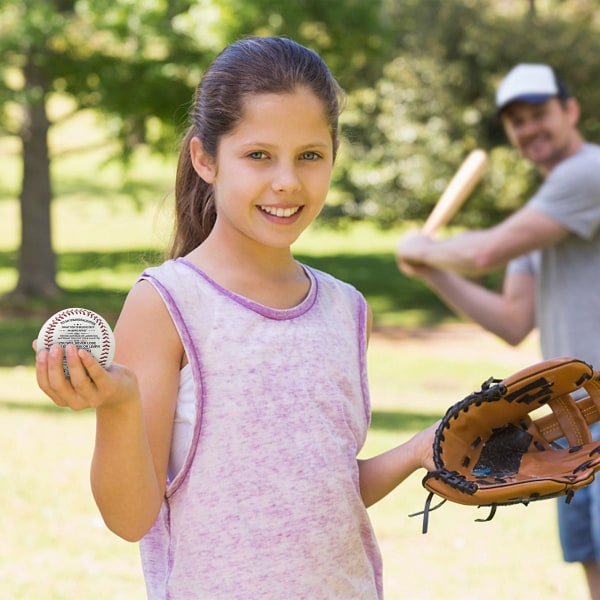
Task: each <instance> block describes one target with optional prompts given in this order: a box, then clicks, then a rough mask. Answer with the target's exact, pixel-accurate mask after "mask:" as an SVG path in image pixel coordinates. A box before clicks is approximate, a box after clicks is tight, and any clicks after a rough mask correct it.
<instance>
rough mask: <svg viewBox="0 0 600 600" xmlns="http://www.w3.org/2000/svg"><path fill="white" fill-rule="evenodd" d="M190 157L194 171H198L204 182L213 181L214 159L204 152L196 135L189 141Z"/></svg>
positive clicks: (215, 172) (214, 172)
mask: <svg viewBox="0 0 600 600" xmlns="http://www.w3.org/2000/svg"><path fill="white" fill-rule="evenodd" d="M190 157H191V159H192V165H193V166H194V170H195V171H196V173H198V175H200V177H202V179H204V181H206V183H209V184H212V183H214V181H215V177H216V175H217V167H216V165H215V161H214V159H213V158H212V156H210V155H209V154H208V153H207V152H205V150H204V146H203V145H202V142H201V141H200V139H199V138H197V137H193V138H192V141H191V142H190Z"/></svg>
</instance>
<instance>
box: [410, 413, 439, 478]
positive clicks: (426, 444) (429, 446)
mask: <svg viewBox="0 0 600 600" xmlns="http://www.w3.org/2000/svg"><path fill="white" fill-rule="evenodd" d="M438 425H439V421H437V422H435V423H434V424H433V425H430V426H429V427H427V429H423V430H422V431H420V432H419V433H417V434H416V435H415V437H414V438H413V441H414V443H415V444H416V446H417V448H416V453H417V456H419V457H420V462H421V466H422V467H423V468H424V469H427V470H428V471H435V470H436V467H435V462H434V461H433V441H434V439H435V432H436V429H437V428H438Z"/></svg>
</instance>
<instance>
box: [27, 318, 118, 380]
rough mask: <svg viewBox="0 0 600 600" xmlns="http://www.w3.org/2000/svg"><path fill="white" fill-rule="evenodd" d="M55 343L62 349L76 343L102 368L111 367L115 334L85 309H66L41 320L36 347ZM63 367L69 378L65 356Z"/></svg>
mask: <svg viewBox="0 0 600 600" xmlns="http://www.w3.org/2000/svg"><path fill="white" fill-rule="evenodd" d="M54 344H59V345H60V346H62V347H63V348H65V346H67V345H68V344H75V346H77V348H80V349H83V350H87V351H88V352H89V353H90V354H91V355H92V356H93V357H94V358H95V359H96V360H97V361H98V363H100V364H101V365H102V366H103V367H104V368H105V369H108V368H109V367H110V365H111V363H112V361H113V358H114V355H115V337H114V335H113V332H112V329H111V328H110V325H109V324H108V323H107V322H106V321H105V320H104V319H103V318H102V317H101V316H100V315H99V314H97V313H95V312H93V311H91V310H88V309H87V308H65V309H64V310H61V311H59V312H57V313H56V314H55V315H53V316H51V317H50V318H49V319H48V320H47V321H46V322H45V323H44V325H43V326H42V328H41V329H40V333H39V335H38V338H37V350H38V352H39V351H40V350H49V349H50V346H53V345H54ZM63 369H64V371H65V375H66V376H67V377H69V369H68V367H67V361H66V358H64V359H63Z"/></svg>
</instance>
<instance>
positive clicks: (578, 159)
mask: <svg viewBox="0 0 600 600" xmlns="http://www.w3.org/2000/svg"><path fill="white" fill-rule="evenodd" d="M528 206H531V207H533V208H535V209H537V210H539V211H540V212H543V213H544V214H545V215H547V216H548V217H550V218H551V219H554V220H555V221H557V222H559V223H560V224H561V225H563V226H564V227H566V228H567V229H568V230H569V231H570V232H571V235H569V236H568V237H566V238H565V239H564V240H562V241H561V242H560V243H558V244H556V245H554V246H552V247H550V248H544V249H542V250H536V251H534V252H532V253H531V254H528V255H526V256H522V257H520V258H517V259H515V260H513V261H511V262H510V263H509V265H508V269H507V270H508V272H509V273H515V272H528V273H533V274H535V275H536V278H537V282H536V319H537V325H538V328H539V331H540V342H541V347H542V355H543V357H544V359H549V358H555V357H558V356H573V357H576V358H581V359H583V360H586V361H587V362H590V363H591V364H592V365H593V366H594V367H595V368H597V369H600V146H598V145H595V144H585V145H584V146H583V147H582V149H581V150H580V151H579V152H578V153H577V154H575V155H574V156H572V157H570V158H568V159H567V160H565V161H563V162H561V163H560V164H559V165H558V166H557V167H556V168H555V169H554V170H553V171H552V172H551V173H550V175H549V176H548V177H547V178H546V180H545V181H544V184H543V185H542V186H541V187H540V189H539V190H538V192H537V193H536V194H535V195H534V196H533V197H532V198H531V199H530V200H529V202H528Z"/></svg>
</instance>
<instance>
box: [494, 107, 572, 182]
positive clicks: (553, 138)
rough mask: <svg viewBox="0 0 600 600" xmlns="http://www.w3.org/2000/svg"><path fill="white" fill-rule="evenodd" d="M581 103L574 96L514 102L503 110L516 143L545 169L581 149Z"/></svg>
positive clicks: (534, 161)
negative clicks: (579, 144) (579, 105)
mask: <svg viewBox="0 0 600 600" xmlns="http://www.w3.org/2000/svg"><path fill="white" fill-rule="evenodd" d="M578 118H579V107H578V105H577V102H576V101H575V100H573V99H572V98H570V99H568V100H564V101H561V100H559V99H558V98H551V99H550V100H547V101H546V102H542V103H539V104H530V103H528V102H513V103H512V104H509V105H508V106H507V107H506V108H505V109H504V110H503V111H502V124H503V125H504V130H505V131H506V135H507V136H508V139H509V140H510V142H511V143H512V145H513V146H514V147H515V148H516V149H517V150H518V151H519V152H520V153H521V154H522V155H523V156H524V157H525V158H527V159H528V160H530V161H531V162H532V163H534V164H535V165H536V166H537V167H539V168H540V170H541V171H542V172H544V173H549V172H550V171H551V170H552V169H553V168H554V167H555V166H556V165H557V164H558V163H559V162H561V161H563V160H564V159H565V158H568V157H569V156H571V155H572V154H573V153H574V152H575V151H576V150H577V147H578V145H577V142H578V140H579V134H578V132H577V120H578Z"/></svg>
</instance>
